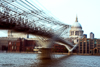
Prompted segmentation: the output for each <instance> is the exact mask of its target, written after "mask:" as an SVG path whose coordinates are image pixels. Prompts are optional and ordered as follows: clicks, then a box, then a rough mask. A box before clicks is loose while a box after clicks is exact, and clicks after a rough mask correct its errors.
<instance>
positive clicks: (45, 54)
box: [39, 48, 52, 59]
mask: <svg viewBox="0 0 100 67" xmlns="http://www.w3.org/2000/svg"><path fill="white" fill-rule="evenodd" d="M40 51H41V53H40V56H39V59H51V58H52V56H51V53H52V51H51V48H40Z"/></svg>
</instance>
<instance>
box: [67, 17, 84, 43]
mask: <svg viewBox="0 0 100 67" xmlns="http://www.w3.org/2000/svg"><path fill="white" fill-rule="evenodd" d="M83 32H84V31H83V30H82V26H81V24H80V23H79V22H78V18H77V17H76V21H75V22H74V24H73V25H72V26H71V29H70V35H69V37H70V38H71V39H72V40H73V41H74V43H75V44H77V43H78V39H79V38H83Z"/></svg>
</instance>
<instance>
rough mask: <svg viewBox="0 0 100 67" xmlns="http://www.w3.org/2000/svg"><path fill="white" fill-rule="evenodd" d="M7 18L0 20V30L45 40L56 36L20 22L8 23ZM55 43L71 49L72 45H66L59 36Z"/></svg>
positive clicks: (11, 21) (12, 21)
mask: <svg viewBox="0 0 100 67" xmlns="http://www.w3.org/2000/svg"><path fill="white" fill-rule="evenodd" d="M8 18H9V17H7V16H3V17H2V18H0V29H10V30H14V31H17V32H23V33H28V34H33V35H38V36H42V37H47V38H53V37H54V36H56V34H54V33H51V32H49V31H46V30H42V29H41V28H40V27H39V28H38V27H32V26H30V24H28V23H24V22H20V21H17V22H16V21H14V20H12V19H11V20H10V21H9V20H8ZM15 22H16V23H15ZM55 41H57V42H61V43H63V44H66V45H68V46H70V47H73V45H71V44H69V43H67V42H66V41H65V40H63V39H61V38H60V37H59V36H57V37H56V40H55Z"/></svg>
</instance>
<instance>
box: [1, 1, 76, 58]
mask: <svg viewBox="0 0 100 67" xmlns="http://www.w3.org/2000/svg"><path fill="white" fill-rule="evenodd" d="M69 28H70V25H68V24H65V23H63V22H61V21H60V20H59V19H58V18H56V17H55V16H54V15H52V14H51V13H49V12H48V11H47V10H46V9H44V8H43V7H41V5H40V4H39V3H38V1H33V0H0V29H6V30H13V31H16V32H23V33H27V34H32V35H35V36H37V38H39V39H40V40H41V38H43V39H44V40H45V39H48V40H49V43H47V44H46V46H45V47H44V48H43V49H42V51H43V52H42V54H45V53H49V50H48V49H49V48H51V46H52V45H53V43H55V42H56V43H59V44H60V45H64V46H65V47H66V48H67V49H68V51H69V53H70V52H72V51H73V49H75V48H76V46H77V44H76V45H73V44H72V43H71V42H69V41H67V40H65V39H66V38H67V37H66V36H68V31H69ZM41 41H42V40H41ZM42 45H44V44H42ZM45 51H48V52H45ZM47 55H48V54H46V57H47Z"/></svg>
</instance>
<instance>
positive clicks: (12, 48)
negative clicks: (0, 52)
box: [8, 38, 36, 52]
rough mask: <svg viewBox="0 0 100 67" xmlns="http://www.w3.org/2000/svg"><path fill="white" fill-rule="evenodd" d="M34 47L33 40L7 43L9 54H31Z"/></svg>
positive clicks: (34, 42)
mask: <svg viewBox="0 0 100 67" xmlns="http://www.w3.org/2000/svg"><path fill="white" fill-rule="evenodd" d="M35 46H36V41H35V40H26V39H24V38H22V39H21V38H19V39H17V40H16V41H9V42H8V51H9V52H33V51H34V48H35Z"/></svg>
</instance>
